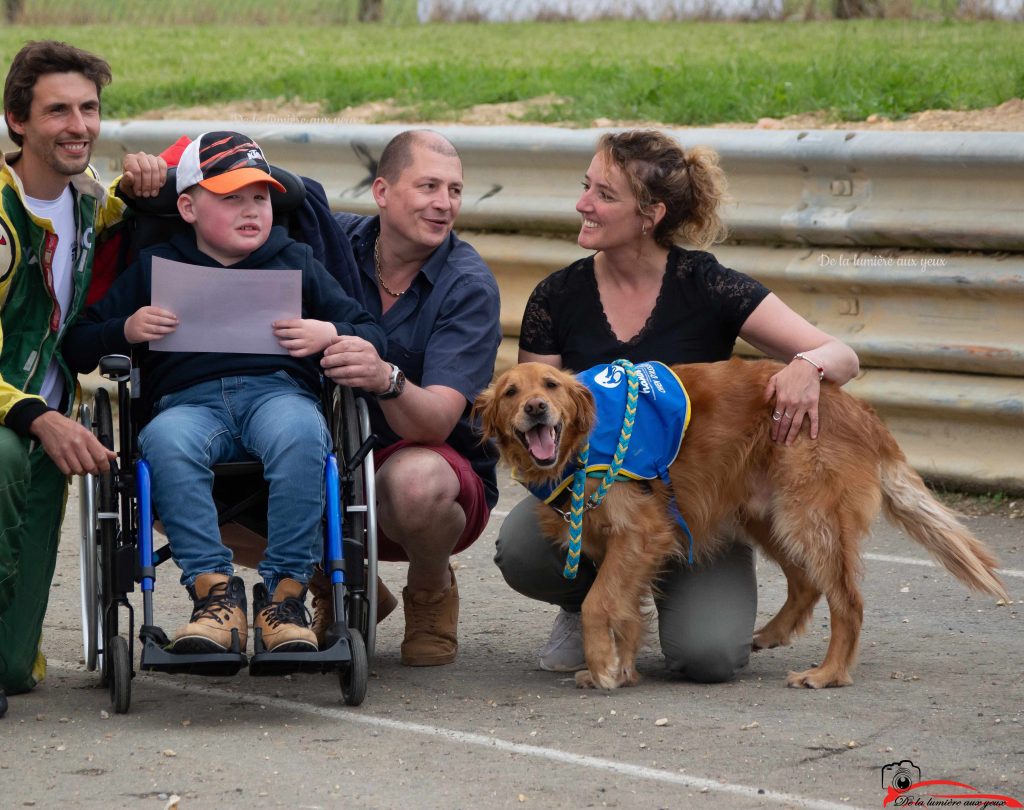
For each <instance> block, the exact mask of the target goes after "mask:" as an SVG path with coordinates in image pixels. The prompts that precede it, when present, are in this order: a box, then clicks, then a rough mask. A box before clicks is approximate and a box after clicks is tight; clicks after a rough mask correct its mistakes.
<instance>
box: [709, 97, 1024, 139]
mask: <svg viewBox="0 0 1024 810" xmlns="http://www.w3.org/2000/svg"><path fill="white" fill-rule="evenodd" d="M719 126H723V127H741V128H747V127H751V128H753V129H882V130H886V129H888V130H916V131H938V132H1020V131H1022V130H1024V99H1019V98H1013V99H1010V100H1009V101H1005V102H1003V103H1002V104H1000V105H999V106H997V107H987V108H985V109H981V110H924V111H923V112H919V113H914V114H913V115H910V116H907V117H906V118H902V119H899V120H891V119H889V118H886V117H885V116H884V115H869V116H868V118H867V120H866V121H829V120H827V116H826V115H825V113H820V112H818V113H809V114H801V115H789V116H786V117H785V118H762V119H761V120H760V121H758V122H757V123H756V124H720V125H719Z"/></svg>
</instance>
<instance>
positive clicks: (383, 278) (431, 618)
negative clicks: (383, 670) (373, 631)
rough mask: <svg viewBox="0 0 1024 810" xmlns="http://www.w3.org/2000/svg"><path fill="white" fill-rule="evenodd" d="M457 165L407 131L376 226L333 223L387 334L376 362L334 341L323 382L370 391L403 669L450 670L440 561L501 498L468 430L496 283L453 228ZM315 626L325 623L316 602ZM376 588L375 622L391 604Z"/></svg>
mask: <svg viewBox="0 0 1024 810" xmlns="http://www.w3.org/2000/svg"><path fill="white" fill-rule="evenodd" d="M462 187H463V180H462V162H461V160H460V159H459V155H458V152H456V150H455V147H454V146H452V144H451V143H449V142H448V141H447V140H446V139H445V138H443V137H442V136H441V135H439V134H437V133H435V132H430V131H426V130H414V131H408V132H403V133H401V134H399V135H398V136H396V137H395V138H394V139H393V140H392V141H391V142H390V143H389V144H388V145H387V147H386V148H385V149H384V152H383V153H382V154H381V158H380V161H379V164H378V168H377V176H376V179H375V180H374V181H373V196H374V200H375V201H376V203H377V207H378V209H379V211H380V214H379V216H375V217H360V216H354V215H349V214H336V215H335V217H336V221H337V223H338V226H339V227H340V228H341V229H342V230H343V231H344V232H345V233H346V234H347V235H348V238H349V239H350V240H351V243H352V248H353V251H354V253H355V258H356V262H357V264H358V266H359V271H360V272H359V279H360V282H361V284H362V287H363V292H364V296H365V303H366V307H367V309H368V310H369V312H370V314H371V315H373V316H374V318H376V320H377V322H378V323H379V324H380V325H381V326H382V327H383V329H384V332H385V334H386V335H387V340H388V347H387V351H386V353H385V354H384V355H381V354H380V353H379V352H378V351H377V350H376V349H375V348H374V346H373V345H372V344H371V343H369V342H368V341H366V340H362V339H360V338H358V337H355V336H341V337H338V338H336V339H335V340H334V342H333V343H332V345H331V346H329V347H328V348H327V350H326V352H325V353H324V358H323V360H322V365H323V368H324V373H325V374H327V376H329V377H330V378H331V379H333V380H334V381H335V382H337V383H339V384H342V385H350V386H357V387H360V388H363V389H365V390H367V391H369V392H372V393H375V394H376V395H377V396H376V400H377V402H376V406H371V421H372V426H373V430H374V432H376V433H377V434H378V435H380V436H381V437H382V438H383V440H384V442H385V444H386V445H387V446H386V447H385V448H384V449H383V451H381V452H379V453H378V454H377V456H376V460H377V465H378V469H377V492H378V522H379V525H380V530H381V532H380V538H379V556H380V558H381V559H382V560H408V561H409V573H408V580H407V585H406V587H405V588H404V589H403V591H402V601H403V603H404V608H405V638H404V640H403V642H402V663H403V664H405V665H407V666H435V665H438V664H450V663H451V662H453V661H454V660H455V655H456V652H457V650H458V636H457V625H458V616H459V593H458V587H457V585H456V583H455V575H454V573H453V571H452V569H451V566H450V565H449V560H448V558H449V556H450V555H452V554H455V553H457V552H459V551H462V550H463V549H464V548H466V547H468V546H469V545H470V544H471V543H473V542H474V541H475V540H476V539H477V538H478V537H479V536H480V534H481V533H482V532H483V530H484V527H485V526H486V525H487V520H488V517H489V516H490V510H491V509H492V508H493V507H494V505H495V503H496V502H497V500H498V487H497V481H496V477H495V465H496V454H495V452H494V449H493V447H491V446H490V445H488V444H482V443H481V441H480V434H479V432H478V431H477V429H476V428H475V426H474V425H473V424H472V423H471V421H470V418H469V413H470V407H471V404H472V402H473V400H474V399H475V398H476V395H477V394H478V393H479V392H480V391H481V390H482V389H483V388H485V387H486V386H487V385H488V384H489V383H490V380H491V376H492V375H493V373H494V361H495V358H496V356H497V350H498V344H499V343H500V341H501V325H500V320H499V298H498V285H497V282H496V281H495V280H494V276H493V274H492V273H491V271H490V270H489V269H488V267H487V265H486V264H485V263H484V261H483V259H482V258H481V257H480V255H479V254H478V253H477V252H476V251H475V250H474V249H473V248H472V247H471V246H470V245H468V244H467V243H465V242H463V241H461V240H460V239H459V238H458V237H457V236H456V235H455V234H454V233H452V226H453V224H454V222H455V218H456V217H457V216H458V213H459V209H460V208H461V206H462ZM315 585H316V581H315V580H314V582H313V584H312V585H311V591H312V592H313V594H314V599H313V607H314V621H313V628H314V630H316V631H318V632H319V633H321V634H322V633H323V632H324V631H325V630H326V628H327V627H329V626H330V624H331V622H332V621H333V616H332V615H331V607H332V606H331V600H330V599H329V598H322V597H327V596H328V594H327V592H326V591H324V592H323V593H322V594H320V595H318V594H317V589H316V587H315ZM389 597H390V595H389V594H387V592H386V590H382V592H381V595H380V596H379V598H378V603H379V607H378V610H379V615H378V619H379V618H382V617H383V615H385V614H386V613H387V612H389V611H390V610H392V609H393V608H394V607H395V606H397V600H395V599H394V598H393V597H390V598H389Z"/></svg>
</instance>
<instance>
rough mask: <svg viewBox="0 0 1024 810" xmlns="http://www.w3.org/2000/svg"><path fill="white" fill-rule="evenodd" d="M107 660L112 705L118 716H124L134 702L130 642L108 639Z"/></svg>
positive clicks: (117, 637) (120, 639) (115, 637)
mask: <svg viewBox="0 0 1024 810" xmlns="http://www.w3.org/2000/svg"><path fill="white" fill-rule="evenodd" d="M107 658H108V661H107V673H108V675H107V682H108V685H109V687H110V703H111V705H112V706H113V707H114V711H115V712H116V713H117V714H124V713H125V712H127V711H128V706H129V705H131V702H132V660H131V656H130V654H129V652H128V642H127V641H125V640H124V639H123V638H122V637H121V636H113V637H112V638H109V639H107Z"/></svg>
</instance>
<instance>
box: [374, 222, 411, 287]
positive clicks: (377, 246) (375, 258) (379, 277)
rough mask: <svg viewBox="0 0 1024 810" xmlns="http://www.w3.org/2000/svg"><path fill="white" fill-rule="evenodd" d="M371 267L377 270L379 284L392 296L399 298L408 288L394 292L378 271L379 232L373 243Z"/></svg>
mask: <svg viewBox="0 0 1024 810" xmlns="http://www.w3.org/2000/svg"><path fill="white" fill-rule="evenodd" d="M373 267H374V269H375V270H376V271H377V281H378V282H380V286H381V287H382V288H383V289H384V292H386V293H387V294H388V295H390V296H391V297H392V298H401V297H402V296H403V295H405V294H406V293H407V292H408V291H409V288H408V287H406V288H405V289H404V290H402V291H401V292H395V291H394V290H392V289H391V288H390V287H389V286H388V285H387V284H385V283H384V276H382V275H381V273H380V234H377V241H376V242H374V243H373Z"/></svg>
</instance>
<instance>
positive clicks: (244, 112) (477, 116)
mask: <svg viewBox="0 0 1024 810" xmlns="http://www.w3.org/2000/svg"><path fill="white" fill-rule="evenodd" d="M568 102H569V99H565V98H562V97H560V96H557V95H555V94H554V93H551V94H548V95H545V96H538V97H536V98H531V99H525V100H522V101H509V102H503V103H500V104H477V105H475V106H473V107H470V108H468V109H466V110H463V111H461V112H459V113H458V114H456V115H451V116H441V117H436V118H430V120H429V121H424V120H423V119H422V118H421V117H420V116H419V115H418V114H417V111H416V108H415V107H406V106H402V105H401V104H398V103H397V102H396V101H395V100H394V99H393V98H387V99H381V100H379V101H368V102H366V103H365V104H358V105H356V106H354V107H346V108H345V109H344V110H340V111H338V112H334V113H328V112H326V111H325V105H324V103H323V102H319V101H303V100H302V99H299V98H292V99H287V98H283V97H281V98H276V99H260V100H256V101H236V102H231V103H229V104H211V105H199V106H195V107H165V108H163V109H160V110H151V111H149V112H146V113H142V114H141V115H138V116H136V118H137V119H138V120H148V121H153V120H164V119H168V120H169V119H179V120H185V121H197V120H208V121H249V122H254V123H278V124H280V123H320V124H391V123H403V124H405V123H414V122H415V123H431V124H464V125H478V126H493V125H498V124H524V123H531V122H527V121H524V120H523V119H524V118H525V117H526V116H527V115H528V114H536V113H542V114H543V113H548V112H550V111H551V110H553V109H555V108H557V107H558V105H560V104H567V103H568Z"/></svg>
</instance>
